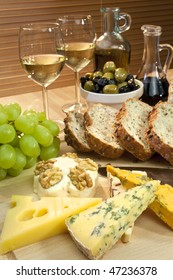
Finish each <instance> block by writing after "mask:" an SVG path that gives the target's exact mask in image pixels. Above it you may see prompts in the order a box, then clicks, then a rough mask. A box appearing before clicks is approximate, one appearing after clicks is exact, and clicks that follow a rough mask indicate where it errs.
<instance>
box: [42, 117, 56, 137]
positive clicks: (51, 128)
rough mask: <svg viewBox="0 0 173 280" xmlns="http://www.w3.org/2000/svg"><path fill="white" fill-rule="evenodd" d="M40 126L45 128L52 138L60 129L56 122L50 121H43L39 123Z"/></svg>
mask: <svg viewBox="0 0 173 280" xmlns="http://www.w3.org/2000/svg"><path fill="white" fill-rule="evenodd" d="M41 125H43V126H45V127H46V128H47V129H49V131H50V132H51V134H52V135H53V136H58V134H59V132H60V129H59V126H58V125H57V123H56V122H54V121H52V120H45V121H43V122H42V123H41Z"/></svg>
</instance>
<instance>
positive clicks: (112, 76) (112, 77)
mask: <svg viewBox="0 0 173 280" xmlns="http://www.w3.org/2000/svg"><path fill="white" fill-rule="evenodd" d="M102 78H106V79H107V80H111V79H112V80H113V79H114V74H113V73H112V72H106V73H104V74H103V76H102Z"/></svg>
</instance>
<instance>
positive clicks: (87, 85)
mask: <svg viewBox="0 0 173 280" xmlns="http://www.w3.org/2000/svg"><path fill="white" fill-rule="evenodd" d="M84 89H85V90H87V91H93V89H94V83H93V81H86V82H85V84H84Z"/></svg>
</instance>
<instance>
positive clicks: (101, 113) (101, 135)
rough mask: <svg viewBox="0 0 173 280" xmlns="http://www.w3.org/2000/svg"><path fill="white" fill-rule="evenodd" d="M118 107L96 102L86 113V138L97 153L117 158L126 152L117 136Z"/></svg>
mask: <svg viewBox="0 0 173 280" xmlns="http://www.w3.org/2000/svg"><path fill="white" fill-rule="evenodd" d="M116 112H117V111H116V109H115V108H113V107H110V106H107V105H103V104H94V105H93V106H92V107H90V108H89V109H88V110H87V111H86V112H85V113H84V125H85V129H86V139H87V142H88V144H89V146H90V148H91V149H92V150H93V151H95V152H96V153H97V154H99V155H101V156H103V157H106V158H110V159H115V158H118V157H120V156H121V155H122V154H123V153H124V149H123V147H122V146H121V145H120V143H119V141H118V140H117V138H116V136H115V115H116Z"/></svg>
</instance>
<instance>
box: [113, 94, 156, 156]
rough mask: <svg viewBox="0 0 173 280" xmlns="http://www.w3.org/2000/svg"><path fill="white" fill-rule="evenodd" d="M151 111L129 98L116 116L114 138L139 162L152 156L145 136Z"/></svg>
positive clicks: (144, 105)
mask: <svg viewBox="0 0 173 280" xmlns="http://www.w3.org/2000/svg"><path fill="white" fill-rule="evenodd" d="M151 110H152V107H151V106H150V105H148V104H146V103H144V102H142V101H140V100H139V99H136V98H129V99H128V100H127V101H126V102H124V103H123V105H122V106H121V108H120V109H119V111H118V113H117V115H116V130H115V134H116V137H117V138H118V139H119V141H120V143H121V145H122V146H123V148H124V149H125V150H127V151H128V152H129V153H131V154H132V155H133V156H134V157H136V158H137V159H139V160H141V161H145V160H147V159H149V158H150V157H151V156H152V155H153V154H154V150H153V149H152V148H151V146H150V144H149V142H148V139H147V134H146V131H147V129H148V115H149V113H150V112H151Z"/></svg>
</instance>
